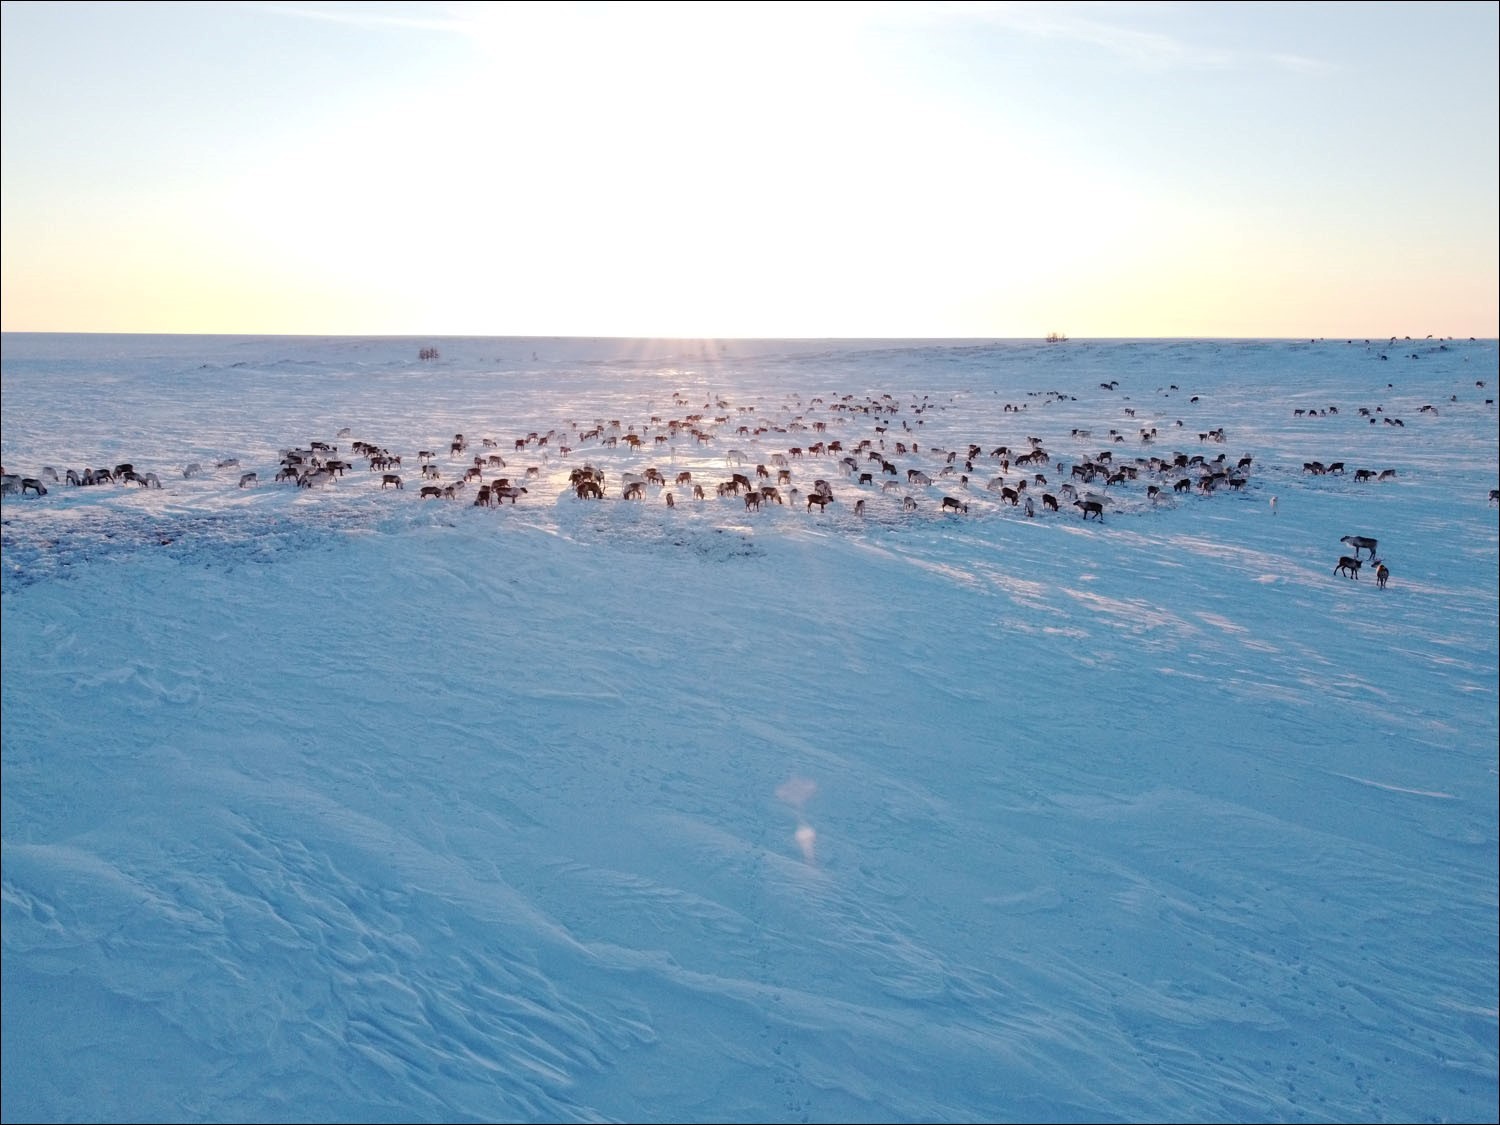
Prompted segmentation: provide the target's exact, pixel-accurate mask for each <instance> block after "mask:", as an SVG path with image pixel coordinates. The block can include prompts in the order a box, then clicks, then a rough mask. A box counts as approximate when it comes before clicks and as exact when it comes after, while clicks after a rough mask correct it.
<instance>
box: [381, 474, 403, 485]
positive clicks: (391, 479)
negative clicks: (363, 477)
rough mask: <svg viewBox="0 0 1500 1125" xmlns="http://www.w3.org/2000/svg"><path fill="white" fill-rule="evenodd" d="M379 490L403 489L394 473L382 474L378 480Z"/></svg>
mask: <svg viewBox="0 0 1500 1125" xmlns="http://www.w3.org/2000/svg"><path fill="white" fill-rule="evenodd" d="M380 487H381V488H404V487H405V486H404V485H403V484H402V483H401V477H400V476H399V475H398V474H396V473H384V474H382V475H381V478H380Z"/></svg>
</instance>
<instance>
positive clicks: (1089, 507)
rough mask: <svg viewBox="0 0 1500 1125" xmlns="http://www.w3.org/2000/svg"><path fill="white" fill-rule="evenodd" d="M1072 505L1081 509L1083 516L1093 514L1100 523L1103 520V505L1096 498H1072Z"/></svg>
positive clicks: (1085, 517) (1086, 516)
mask: <svg viewBox="0 0 1500 1125" xmlns="http://www.w3.org/2000/svg"><path fill="white" fill-rule="evenodd" d="M1073 507H1075V508H1081V509H1082V510H1083V518H1084V519H1088V518H1089V516H1093V517H1094V518H1095V519H1096V520H1098V521H1099V522H1100V523H1103V522H1104V505H1103V504H1101V503H1099V501H1097V500H1074V501H1073Z"/></svg>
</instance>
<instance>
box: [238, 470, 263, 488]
mask: <svg viewBox="0 0 1500 1125" xmlns="http://www.w3.org/2000/svg"><path fill="white" fill-rule="evenodd" d="M258 480H260V477H259V476H257V475H256V474H255V473H241V474H240V487H241V488H248V487H249V486H250V485H252V484H255V483H256V482H257V481H258Z"/></svg>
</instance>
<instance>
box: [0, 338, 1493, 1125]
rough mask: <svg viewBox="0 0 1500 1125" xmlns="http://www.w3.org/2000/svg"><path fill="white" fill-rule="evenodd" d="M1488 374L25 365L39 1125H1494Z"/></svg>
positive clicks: (632, 352) (377, 343)
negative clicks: (292, 455)
mask: <svg viewBox="0 0 1500 1125" xmlns="http://www.w3.org/2000/svg"><path fill="white" fill-rule="evenodd" d="M428 346H435V347H437V348H438V349H439V352H440V357H439V358H438V359H436V360H428V361H423V360H420V359H419V358H418V356H419V352H420V350H421V349H422V348H424V347H428ZM1496 381H1497V349H1496V342H1495V341H1493V340H1486V341H1469V340H1435V339H1420V340H1412V339H1406V338H1401V339H1397V340H1378V341H1370V342H1367V341H1364V340H1356V341H1346V340H1343V339H1339V340H1319V341H1068V342H1065V343H1061V344H1051V345H1049V344H1045V343H1042V342H1035V343H1032V342H1000V343H994V344H989V343H982V342H976V341H947V342H900V341H799V342H788V341H760V342H745V341H719V342H697V341H694V342H644V341H629V340H603V339H601V340H562V339H527V340H518V339H438V340H419V339H404V338H400V339H398V338H383V339H332V338H330V339H318V338H300V337H299V338H254V337H234V338H231V337H208V338H205V337H130V336H32V335H24V334H14V335H12V334H8V335H6V336H5V337H4V352H3V433H0V446H3V461H4V466H5V471H6V472H7V473H11V474H16V475H18V476H21V477H32V478H36V479H37V480H39V481H41V482H42V484H43V486H44V487H45V488H46V489H47V492H46V495H44V496H38V495H35V494H34V491H33V490H30V489H28V490H26V493H25V494H24V495H23V494H11V495H7V496H5V498H4V506H3V514H4V540H3V595H0V597H3V600H0V608H3V630H4V645H3V649H4V659H3V733H0V737H3V773H4V776H3V786H0V799H3V883H4V913H3V959H0V970H3V988H4V995H3V1037H0V1047H3V1115H4V1119H5V1120H6V1121H18V1122H19V1121H63V1120H80V1121H81V1120H90V1121H127V1120H128V1121H148V1120H159V1121H336V1120H370V1121H374V1120H389V1121H459V1120H514V1121H538V1122H540V1121H622V1122H623V1121H871V1122H874V1121H919V1120H920V1121H1048V1120H1075V1121H1101V1122H1102V1121H1168V1120H1170V1121H1261V1120H1264V1121H1299V1120H1308V1121H1392V1122H1395V1121H1401V1122H1406V1121H1494V1120H1496V1118H1497V1115H1500V1105H1497V1102H1500V1098H1497V1072H1500V1071H1497V1008H1500V997H1497V975H1500V974H1497V962H1500V942H1497V932H1500V924H1497V897H1500V896H1497V857H1500V834H1497V820H1500V814H1497V779H1500V773H1497V750H1496V746H1497V741H1500V731H1497V726H1500V723H1497V687H1500V649H1497V626H1500V612H1497V598H1500V574H1497V559H1500V537H1497V512H1500V505H1497V504H1496V503H1495V502H1493V501H1492V500H1491V499H1490V493H1491V490H1492V489H1494V488H1495V487H1496V485H1497V483H1500V479H1497V477H1500V438H1497V423H1496V410H1495V406H1494V403H1493V395H1494V389H1495V383H1496ZM1398 419H1399V421H1400V424H1399V425H1398V424H1396V421H1397V420H1398ZM674 423H675V424H674ZM1215 431H1222V436H1223V440H1222V441H1220V440H1216V439H1215V436H1214V435H1215ZM1143 433H1144V434H1147V435H1150V437H1151V440H1145V439H1144V438H1143ZM457 434H463V435H464V438H465V441H466V448H465V449H464V450H463V451H461V452H458V453H455V452H453V451H452V443H453V440H454V437H455V435H457ZM532 435H534V436H532ZM628 435H630V436H634V437H636V438H639V439H640V444H639V447H636V446H634V445H633V444H632V443H631V442H630V441H629V440H627V436H628ZM544 437H545V438H546V441H545V442H544V441H542V439H543V438H544ZM1033 438H1035V439H1037V441H1036V442H1033V441H1032V440H1031V439H1033ZM485 439H490V441H491V442H493V444H487V443H486V442H485ZM611 439H612V440H611ZM315 441H320V442H325V443H327V444H329V445H333V446H337V447H338V451H339V452H338V456H339V457H340V458H341V459H346V460H348V461H349V462H350V463H351V464H352V465H353V468H351V469H350V470H349V471H348V472H347V473H346V474H344V475H343V476H339V477H336V478H335V479H334V480H333V481H332V482H331V483H329V484H326V485H325V486H322V487H317V488H300V487H297V486H296V485H295V484H293V483H289V482H284V481H283V482H278V481H276V480H275V477H276V474H277V472H278V469H279V468H280V458H281V453H282V451H284V450H290V449H297V448H311V444H312V443H313V442H315ZM356 441H357V442H361V443H369V445H371V446H373V447H376V448H379V449H384V450H388V451H389V452H390V453H391V454H393V455H399V456H401V457H402V463H401V466H400V467H399V468H397V469H393V470H392V471H395V472H397V473H399V474H400V475H401V476H402V477H403V483H404V487H403V488H402V489H400V490H397V489H394V488H383V487H381V484H382V476H383V472H382V471H372V470H371V469H370V468H369V467H368V464H369V463H368V460H367V459H366V458H365V457H364V456H363V455H361V454H358V453H356V452H355V446H354V445H353V443H354V442H356ZM834 441H837V442H839V443H840V444H841V445H842V447H843V449H842V451H832V452H824V453H822V454H818V453H815V452H812V450H813V449H814V447H815V446H816V445H817V443H819V442H821V443H824V448H825V450H826V448H827V444H828V443H830V442H834ZM864 442H869V443H870V445H869V446H868V447H864V446H862V443H864ZM518 443H519V444H518ZM898 443H900V444H899V446H898ZM974 446H977V447H978V450H979V452H978V455H977V456H975V457H973V458H972V461H971V464H970V465H966V464H965V462H966V461H969V460H970V458H969V457H968V456H967V455H968V453H969V452H970V449H971V447H974ZM1036 446H1039V447H1040V449H1041V450H1042V451H1043V457H1042V458H1040V459H1039V460H1038V462H1037V463H1035V464H1031V465H1025V466H1017V465H1016V464H1015V459H1016V457H1017V455H1019V454H1024V453H1030V452H1031V451H1032V450H1033V448H1034V447H1036ZM1002 447H1003V448H1004V449H1006V450H1008V451H1009V456H1008V457H1005V456H1004V455H997V453H996V451H997V450H1000V449H1001V448H1002ZM361 448H363V446H361ZM420 450H430V451H433V452H434V453H435V457H434V459H433V464H434V465H435V467H436V472H437V474H438V475H437V479H436V480H424V479H423V476H422V473H421V470H420V467H419V460H418V456H417V455H418V452H419V451H420ZM795 450H800V451H801V453H800V454H799V453H797V452H794V451H795ZM732 451H738V452H739V453H741V454H743V455H744V461H743V464H740V463H739V459H738V458H737V457H734V456H732ZM950 453H952V454H953V457H952V459H951V460H950V458H949V454H950ZM1105 453H1108V454H1109V455H1110V460H1109V462H1108V466H1109V468H1110V469H1111V470H1113V471H1115V472H1119V471H1120V470H1122V469H1126V468H1133V469H1135V470H1136V476H1135V478H1134V479H1123V480H1117V481H1116V482H1115V483H1107V482H1106V478H1105V477H1096V478H1095V479H1094V480H1092V481H1087V482H1085V481H1084V480H1082V479H1081V478H1078V477H1075V476H1074V474H1073V472H1072V468H1073V466H1080V465H1084V464H1087V463H1089V462H1090V461H1094V462H1101V461H1102V455H1103V454H1105ZM1178 453H1181V454H1184V455H1186V456H1187V457H1188V458H1190V459H1191V458H1195V457H1202V458H1203V459H1204V464H1196V463H1190V464H1188V465H1187V466H1177V467H1173V468H1172V469H1171V471H1168V472H1156V471H1153V470H1152V467H1151V466H1152V464H1153V462H1152V461H1151V460H1150V459H1151V458H1163V459H1166V460H1168V461H1170V460H1173V459H1174V455H1175V454H1178ZM872 454H873V456H872ZM476 455H478V456H480V457H482V458H484V459H485V462H486V463H485V465H484V466H483V477H484V480H485V481H487V482H488V481H492V480H493V478H494V477H496V476H506V477H509V478H510V479H511V480H512V481H513V482H514V483H515V484H517V485H520V486H524V487H525V488H526V489H527V491H526V492H525V493H524V494H522V495H520V496H519V497H518V499H517V502H516V503H514V504H512V503H509V502H507V503H504V504H503V505H502V506H501V507H499V508H488V507H480V506H476V505H475V503H474V499H475V496H476V493H477V482H470V483H469V484H468V485H467V486H465V487H462V488H461V489H458V490H457V494H456V497H455V498H454V499H442V498H439V499H423V498H422V497H421V494H420V488H421V486H422V485H424V484H427V485H429V486H437V487H446V486H447V485H450V484H453V483H455V482H456V481H459V480H461V478H462V476H463V471H464V469H465V468H466V467H469V466H471V465H473V463H474V458H475V456H476ZM491 455H494V456H498V457H499V458H500V459H502V460H503V461H504V462H505V466H504V468H501V467H499V466H498V465H493V466H492V465H490V464H489V463H488V458H489V457H490V456H491ZM844 455H851V456H854V457H855V458H856V465H855V467H854V469H853V471H850V467H849V466H847V465H843V464H841V463H840V458H841V457H842V456H844ZM1221 456H1222V457H1223V458H1224V461H1223V462H1222V468H1223V469H1225V470H1232V471H1235V472H1238V473H1239V475H1241V476H1243V480H1244V483H1243V485H1241V486H1239V487H1231V485H1230V484H1229V482H1228V480H1227V479H1226V480H1224V481H1222V482H1221V483H1220V485H1219V487H1217V488H1216V489H1214V490H1213V491H1212V492H1205V491H1203V490H1202V489H1201V487H1199V486H1198V484H1197V481H1198V480H1199V479H1200V478H1201V476H1202V475H1203V474H1204V473H1206V472H1208V471H1209V470H1210V469H1213V468H1218V467H1220V464H1219V462H1218V461H1217V459H1218V458H1220V457H1221ZM778 458H780V459H783V460H784V461H785V465H784V466H783V465H781V464H779V463H778ZM1243 458H1249V462H1248V464H1247V465H1246V466H1244V468H1243V469H1242V470H1241V469H1240V468H1239V467H1240V462H1241V460H1242V459H1243ZM1002 460H1004V461H1007V462H1008V464H1007V465H1002ZM1314 461H1317V462H1321V463H1323V464H1324V465H1328V464H1331V463H1333V462H1343V464H1344V467H1345V471H1344V472H1343V473H1316V472H1312V471H1309V470H1308V469H1307V468H1306V467H1305V466H1306V465H1307V464H1308V463H1310V462H1314ZM123 462H130V463H132V464H133V465H134V466H135V469H136V471H137V472H139V473H143V474H144V473H148V472H149V473H155V474H156V476H157V479H158V480H159V481H160V484H161V487H160V488H152V487H141V486H138V485H136V484H134V483H127V484H118V483H105V484H97V485H90V486H81V487H74V486H69V485H67V484H66V483H64V480H63V478H64V477H65V475H66V472H67V470H69V469H72V470H74V471H75V472H77V473H79V474H80V475H81V474H82V473H83V472H84V471H85V470H87V469H90V468H100V467H106V466H107V467H110V468H113V467H114V466H115V465H117V464H120V463H123ZM229 462H238V464H229ZM194 464H196V465H197V466H199V470H198V471H195V472H193V473H191V474H190V475H185V472H186V470H187V469H188V467H189V466H190V465H194ZM586 464H587V465H592V466H594V467H597V468H599V469H601V470H603V473H604V479H605V487H604V491H605V496H604V498H603V499H602V500H582V499H579V498H578V496H577V495H576V494H575V492H574V490H573V488H572V486H571V484H570V474H571V472H572V471H573V470H575V469H578V468H580V467H582V466H584V465H586ZM887 464H889V468H887ZM757 465H765V466H766V468H767V472H768V473H769V474H771V475H770V478H769V479H768V480H766V481H765V482H764V483H767V484H776V485H777V487H778V488H779V490H780V492H781V494H782V497H783V499H784V500H785V501H786V503H784V504H777V503H775V502H774V501H768V502H766V503H764V504H762V505H761V507H760V509H759V510H758V511H754V510H749V509H747V507H746V505H745V503H744V501H743V499H742V498H741V497H740V496H739V495H723V496H721V495H719V486H720V485H721V484H724V483H725V482H727V481H729V480H730V479H731V476H732V474H733V473H735V472H741V473H745V474H747V475H748V476H750V478H751V479H752V480H753V481H755V482H756V483H757V484H759V483H762V482H761V481H760V480H759V478H758V477H757V476H756V472H755V470H756V466H757ZM44 467H51V468H53V469H55V470H56V472H57V474H58V477H59V479H58V480H56V481H54V480H52V479H51V478H50V477H49V476H47V475H44ZM648 467H649V468H656V469H658V470H659V471H660V473H661V474H662V475H663V477H664V479H665V480H666V482H667V483H666V485H665V486H658V485H652V484H648V485H647V486H646V488H645V490H644V497H643V499H641V500H634V501H630V500H624V499H622V498H621V496H622V491H623V488H622V484H623V476H622V474H625V473H640V474H644V471H645V469H647V468H648ZM783 467H784V468H785V469H786V470H787V472H788V474H789V479H787V480H785V481H781V482H780V483H779V484H778V476H779V472H780V470H781V469H782V468H783ZM533 469H534V470H535V473H534V474H533V473H531V472H529V470H533ZM892 470H894V471H892ZM1361 470H1364V471H1365V472H1366V473H1369V474H1372V475H1373V476H1374V477H1375V479H1359V477H1360V475H1361V472H1360V471H1361ZM1388 471H1389V472H1388ZM246 472H254V473H256V474H257V477H258V480H257V481H256V482H255V483H253V484H249V485H247V486H246V487H240V479H241V476H242V474H244V473H246ZM860 472H868V473H870V474H871V478H872V479H871V481H870V482H869V483H866V484H860V483H859V478H858V473H860ZM681 473H689V474H691V477H690V481H684V482H682V483H679V482H678V476H679V474H681ZM914 473H923V474H926V475H927V476H928V477H930V478H931V480H932V481H933V483H932V484H930V485H929V484H923V483H920V479H918V480H916V481H914V480H913V479H912V475H913V474H914ZM1038 473H1040V474H1041V475H1042V476H1044V477H1045V478H1046V479H1045V483H1043V482H1042V481H1040V480H1038V479H1037V476H1036V474H1038ZM1381 474H1385V476H1386V479H1379V477H1380V475H1381ZM1230 475H1234V472H1231V474H1230ZM964 477H967V481H965V480H964V479H962V478H964ZM997 477H1001V478H1004V481H1005V482H1006V484H1007V485H1009V486H1011V487H1014V486H1015V485H1016V484H1017V483H1018V482H1019V481H1020V480H1021V479H1023V478H1024V479H1026V480H1027V483H1028V488H1027V489H1026V492H1025V493H1023V494H1022V495H1023V497H1024V496H1027V495H1029V496H1031V497H1032V498H1033V514H1032V515H1030V516H1028V515H1027V513H1026V510H1025V508H1024V506H1023V505H1022V504H1017V505H1014V506H1013V505H1011V504H1010V503H1008V502H1006V501H1005V500H1004V498H1003V497H1002V496H1001V494H1000V493H999V492H998V487H999V486H998V484H996V485H995V487H991V484H992V483H993V482H994V481H995V478H997ZM820 478H821V479H824V480H827V481H828V482H829V484H830V486H831V489H832V492H833V495H834V500H833V502H832V503H830V504H829V505H828V506H827V508H826V509H823V510H820V509H818V508H816V507H813V508H809V507H808V505H807V499H806V498H807V495H808V493H809V492H810V491H812V489H813V487H814V481H816V480H818V479H820ZM1180 480H1188V481H1189V483H1190V487H1189V488H1188V489H1187V490H1186V491H1182V492H1179V491H1177V490H1176V489H1175V488H1174V485H1175V484H1176V482H1178V481H1180ZM1066 483H1072V484H1073V485H1074V486H1075V487H1076V488H1077V490H1078V492H1079V494H1080V495H1082V494H1084V493H1085V492H1093V493H1097V494H1101V495H1102V496H1103V497H1104V508H1103V519H1102V520H1095V519H1088V520H1085V519H1084V514H1083V512H1082V511H1081V510H1080V509H1078V508H1076V507H1073V506H1072V505H1071V504H1070V503H1069V501H1068V499H1067V498H1066V497H1065V496H1063V495H1062V491H1061V486H1062V485H1064V484H1066ZM693 484H701V485H702V486H703V488H704V490H705V497H704V498H703V499H701V500H698V499H694V498H693V495H692V485H693ZM1152 484H1156V485H1158V486H1159V487H1161V488H1162V489H1163V491H1162V493H1161V495H1160V496H1159V497H1156V498H1152V497H1151V496H1149V495H1148V487H1149V486H1150V485H1152ZM669 492H670V493H672V494H673V500H674V503H673V504H671V505H669V504H668V503H667V502H666V494H667V493H669ZM1044 493H1050V494H1052V495H1054V496H1058V497H1059V498H1060V499H1061V503H1060V505H1059V510H1057V511H1052V510H1050V509H1049V508H1048V507H1046V506H1045V505H1044V504H1043V503H1042V495H1043V494H1044ZM944 497H952V498H953V499H954V500H955V501H956V502H957V503H959V504H960V505H967V510H966V511H964V510H959V511H944V510H942V509H941V507H940V505H941V501H942V499H943V498H944ZM908 498H910V499H911V500H912V501H914V502H915V508H911V507H909V505H908ZM859 499H863V500H864V502H865V503H864V506H863V511H862V512H857V511H856V501H857V500H859ZM1023 503H1024V500H1023ZM1346 535H1351V536H1352V535H1357V536H1369V537H1373V538H1376V539H1377V540H1378V547H1377V551H1376V553H1377V555H1378V557H1379V558H1381V559H1382V560H1383V561H1384V563H1385V564H1386V565H1387V566H1388V567H1389V571H1390V580H1389V584H1388V586H1387V587H1386V588H1384V589H1382V588H1380V587H1379V586H1378V585H1377V583H1376V581H1375V574H1374V573H1373V571H1374V567H1373V565H1372V564H1370V562H1369V561H1368V559H1369V552H1368V551H1364V552H1361V553H1362V555H1363V556H1364V565H1363V567H1362V568H1361V570H1360V571H1359V572H1358V577H1357V578H1356V579H1354V580H1351V579H1350V578H1348V577H1346V576H1344V575H1343V574H1340V573H1335V567H1336V564H1337V563H1338V561H1339V559H1340V557H1341V556H1343V555H1346V554H1352V553H1353V549H1352V548H1351V547H1350V546H1348V545H1347V544H1345V543H1343V542H1341V540H1342V537H1344V536H1346Z"/></svg>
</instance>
